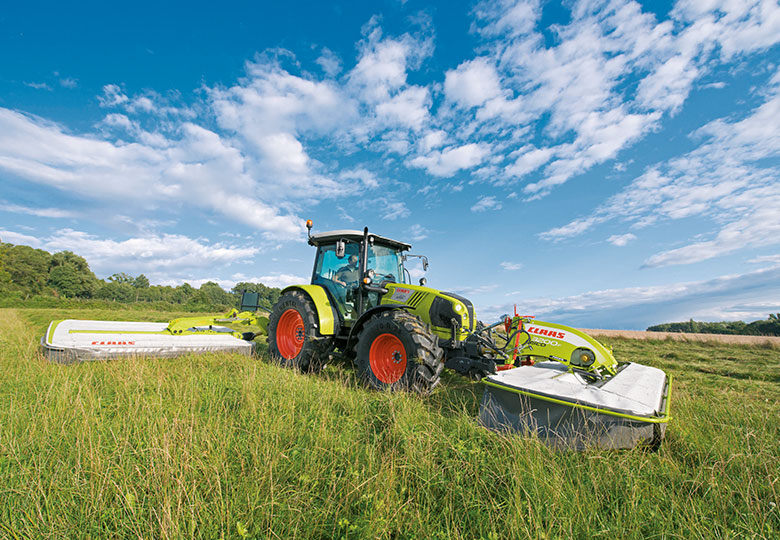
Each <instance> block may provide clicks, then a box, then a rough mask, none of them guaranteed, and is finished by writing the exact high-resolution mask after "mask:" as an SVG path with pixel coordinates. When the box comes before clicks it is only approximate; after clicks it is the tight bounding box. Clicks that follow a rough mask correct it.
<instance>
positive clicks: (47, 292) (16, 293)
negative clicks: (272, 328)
mask: <svg viewBox="0 0 780 540" xmlns="http://www.w3.org/2000/svg"><path fill="white" fill-rule="evenodd" d="M245 290H246V291H252V292H256V293H258V295H259V300H258V304H259V305H260V306H261V307H262V308H265V309H268V310H270V309H271V307H272V306H273V304H274V303H276V301H277V300H278V299H279V293H280V292H281V290H280V289H278V288H276V287H267V286H266V285H263V284H262V283H250V282H241V283H236V285H235V287H233V288H232V289H231V290H230V291H226V290H225V289H223V288H222V287H220V286H219V285H218V284H217V283H214V282H213V281H208V282H206V283H204V284H203V285H201V286H200V287H199V288H197V289H196V288H195V287H193V286H191V285H190V284H189V283H184V284H182V285H179V286H176V287H172V286H169V285H152V284H150V283H149V279H148V278H147V277H146V276H145V275H143V274H140V275H138V276H131V275H129V274H126V273H124V272H119V273H116V274H113V275H112V276H110V277H108V278H107V279H105V280H103V279H99V278H98V277H97V276H95V274H94V273H93V272H92V270H90V268H89V264H88V263H87V261H86V260H85V259H84V258H83V257H81V256H79V255H76V254H75V253H73V252H71V251H61V252H59V253H54V254H53V255H52V254H51V253H49V252H48V251H44V250H42V249H35V248H32V247H30V246H24V245H14V244H5V243H1V242H0V298H3V299H5V300H13V299H18V300H19V301H30V300H35V299H42V298H43V299H63V300H64V299H80V300H104V301H110V302H120V303H136V302H149V303H157V304H171V305H172V306H177V307H182V308H186V309H187V310H192V311H213V310H223V309H226V308H231V307H236V306H238V304H239V302H240V299H241V294H242V292H243V291H245ZM6 303H7V302H6Z"/></svg>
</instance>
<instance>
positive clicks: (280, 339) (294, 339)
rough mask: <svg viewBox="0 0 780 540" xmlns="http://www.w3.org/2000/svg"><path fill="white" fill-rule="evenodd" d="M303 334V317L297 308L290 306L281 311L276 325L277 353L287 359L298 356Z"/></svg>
mask: <svg viewBox="0 0 780 540" xmlns="http://www.w3.org/2000/svg"><path fill="white" fill-rule="evenodd" d="M305 335H306V333H305V331H304V328H303V317H301V314H300V313H298V310H297V309H294V308H290V309H288V310H287V311H285V312H284V313H282V316H281V317H279V322H278V323H277V325H276V347H277V348H278V349H279V354H281V355H282V356H283V357H285V358H286V359H287V360H292V359H293V358H295V357H296V356H298V354H299V353H300V352H301V349H303V338H304V336H305Z"/></svg>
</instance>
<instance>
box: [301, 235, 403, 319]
mask: <svg viewBox="0 0 780 540" xmlns="http://www.w3.org/2000/svg"><path fill="white" fill-rule="evenodd" d="M309 244H311V245H313V246H315V247H316V248H317V254H316V257H315V259H314V270H313V272H312V278H311V283H312V284H313V285H320V286H322V287H324V288H325V290H326V291H327V293H328V296H329V297H330V300H331V302H332V303H334V305H335V306H336V307H337V309H338V311H339V313H340V315H341V316H342V317H343V320H344V322H345V323H346V324H347V325H348V326H349V325H350V323H351V322H354V321H355V320H356V319H357V318H358V317H360V315H362V314H363V313H364V312H365V311H367V310H368V309H370V308H372V307H375V306H377V305H379V300H380V294H381V293H383V292H386V289H384V287H383V285H384V284H387V283H409V282H410V276H409V272H408V271H407V270H406V269H405V268H404V258H405V257H404V255H403V252H404V251H408V250H409V249H410V248H411V245H409V244H406V243H404V242H399V241H396V240H391V239H390V238H385V237H383V236H378V235H376V234H369V233H368V229H364V230H363V231H362V232H361V231H357V230H339V231H328V232H323V233H318V234H314V235H311V234H310V235H309Z"/></svg>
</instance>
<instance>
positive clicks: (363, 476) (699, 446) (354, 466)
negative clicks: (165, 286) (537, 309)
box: [0, 309, 780, 540]
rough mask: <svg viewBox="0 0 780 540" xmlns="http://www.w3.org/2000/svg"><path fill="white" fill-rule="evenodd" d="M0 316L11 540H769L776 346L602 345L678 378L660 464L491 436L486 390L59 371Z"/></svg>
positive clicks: (252, 362) (209, 370) (0, 480)
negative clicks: (411, 391) (483, 402)
mask: <svg viewBox="0 0 780 540" xmlns="http://www.w3.org/2000/svg"><path fill="white" fill-rule="evenodd" d="M181 315H183V314H180V313H179V314H174V313H160V312H152V313H144V312H137V311H127V312H116V311H110V310H106V311H100V310H79V311H77V310H71V311H68V310H60V309H58V310H44V309H18V310H14V309H0V538H30V539H32V538H34V539H37V538H84V539H86V538H212V539H218V538H224V539H230V538H236V539H238V538H263V539H271V538H280V539H288V538H313V539H318V538H323V539H325V538H354V539H365V538H397V539H400V538H419V539H436V538H441V539H444V538H455V539H460V538H462V539H481V538H484V539H495V540H498V539H509V538H526V537H529V538H583V539H585V538H610V539H611V538H637V539H639V538H708V539H709V538H767V539H769V538H777V537H778V535H780V515H779V513H778V508H777V504H778V498H780V497H778V492H779V491H780V481H778V477H779V476H780V472H779V471H780V467H778V463H780V445H778V441H780V414H779V413H780V351H779V350H778V349H777V348H774V347H771V346H757V345H750V346H748V345H727V344H718V343H712V342H702V343H680V342H673V341H634V340H627V339H619V338H601V339H602V340H603V341H605V342H607V343H608V344H610V345H612V346H614V349H615V354H616V356H617V358H618V359H621V360H633V361H638V362H642V363H645V364H649V365H653V366H657V367H660V368H663V369H665V370H666V371H667V372H668V373H670V374H672V375H673V376H674V395H673V401H672V414H673V416H674V418H673V420H672V423H671V424H670V426H669V430H668V431H667V439H666V441H665V442H664V444H663V446H662V447H661V449H660V451H659V452H658V453H649V452H646V451H643V450H634V451H623V452H608V451H589V452H583V453H574V452H561V451H552V450H550V449H548V448H546V447H545V446H544V445H542V444H540V443H539V442H538V441H536V440H534V439H533V438H526V437H521V436H503V435H499V434H495V433H492V432H489V431H486V430H484V429H482V428H480V427H479V426H478V425H477V424H476V422H475V420H474V417H475V415H476V413H477V410H478V407H479V400H480V397H481V392H482V390H481V386H480V385H479V384H475V383H471V382H469V381H466V380H465V379H462V378H459V377H456V376H454V375H445V376H444V377H443V381H442V386H441V387H440V388H438V389H437V390H436V391H435V392H434V394H433V395H432V396H430V397H427V398H420V397H418V396H413V395H407V394H388V393H380V392H371V391H367V390H365V389H364V388H362V387H361V386H360V385H359V384H357V382H356V380H355V376H354V372H353V371H352V369H351V368H349V367H347V366H340V365H336V366H329V367H328V368H327V369H326V370H325V372H324V373H323V374H321V375H317V376H305V375H301V374H298V373H295V372H293V371H289V370H285V369H281V368H279V367H276V366H274V365H271V364H269V363H267V362H266V361H265V359H262V358H261V359H257V358H246V357H242V356H237V355H224V354H222V355H221V354H209V355H202V356H188V357H182V358H177V359H137V358H136V359H126V360H115V361H110V362H98V363H85V364H79V365H70V366H62V365H56V364H50V363H48V362H46V361H45V360H44V359H43V357H42V356H41V354H40V352H39V349H38V340H39V338H40V336H41V335H42V334H43V332H44V330H45V328H46V325H47V324H48V322H49V321H50V320H51V319H52V318H96V319H112V318H113V319H122V318H126V319H132V320H166V319H167V318H170V317H174V316H181Z"/></svg>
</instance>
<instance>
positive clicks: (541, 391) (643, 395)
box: [479, 362, 670, 449]
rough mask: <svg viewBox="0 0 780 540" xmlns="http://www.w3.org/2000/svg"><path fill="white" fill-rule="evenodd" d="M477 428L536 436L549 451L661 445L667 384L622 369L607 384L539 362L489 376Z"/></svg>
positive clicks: (638, 368) (648, 372)
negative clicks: (534, 434) (550, 449)
mask: <svg viewBox="0 0 780 540" xmlns="http://www.w3.org/2000/svg"><path fill="white" fill-rule="evenodd" d="M483 382H484V383H485V394H484V397H483V400H482V405H481V407H480V415H479V420H480V422H481V423H482V424H483V425H484V426H485V427H488V428H490V429H494V430H510V431H520V432H525V433H536V434H537V435H538V437H539V438H540V439H542V440H543V441H544V442H546V443H548V444H551V445H553V446H564V447H571V448H575V449H583V448H586V447H593V446H595V447H601V448H633V447H635V446H637V445H650V446H656V445H658V444H660V442H661V440H662V439H663V436H664V434H665V431H666V423H667V422H668V421H669V415H668V411H669V397H670V381H669V380H668V379H667V377H666V374H665V373H664V372H663V371H661V370H660V369H657V368H653V367H648V366H643V365H640V364H634V363H630V364H625V365H623V366H621V368H620V370H619V371H618V373H617V374H616V375H614V376H612V377H609V378H608V379H606V380H600V381H599V380H594V379H593V378H592V377H590V376H588V375H587V374H580V373H577V372H573V371H570V370H568V369H567V368H566V366H564V365H562V364H560V363H558V362H540V363H537V364H536V365H533V366H521V367H518V368H514V369H510V370H507V371H502V372H499V373H497V374H495V375H490V376H488V377H487V378H485V379H484V381H483Z"/></svg>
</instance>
